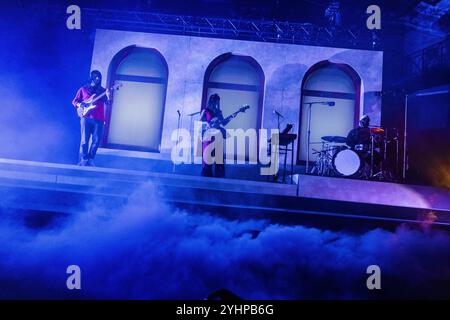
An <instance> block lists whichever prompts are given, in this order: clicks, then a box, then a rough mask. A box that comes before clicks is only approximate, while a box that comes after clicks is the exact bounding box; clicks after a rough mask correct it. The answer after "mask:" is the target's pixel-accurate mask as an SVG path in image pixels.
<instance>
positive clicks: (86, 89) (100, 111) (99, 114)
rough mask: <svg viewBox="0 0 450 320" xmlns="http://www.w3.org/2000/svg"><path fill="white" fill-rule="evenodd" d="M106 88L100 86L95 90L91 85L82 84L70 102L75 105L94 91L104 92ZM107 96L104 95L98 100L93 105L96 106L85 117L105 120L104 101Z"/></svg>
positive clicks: (98, 93)
mask: <svg viewBox="0 0 450 320" xmlns="http://www.w3.org/2000/svg"><path fill="white" fill-rule="evenodd" d="M105 91H106V89H105V88H102V87H100V88H99V89H98V90H97V92H96V90H95V89H94V88H93V87H91V86H83V87H81V88H80V89H79V90H78V91H77V94H76V96H75V98H74V99H73V101H72V104H73V106H74V107H77V104H78V103H80V102H83V101H85V100H87V99H88V98H89V97H90V96H92V95H93V94H94V93H97V95H100V94H102V93H103V92H105ZM106 100H107V98H106V96H104V97H103V98H102V99H100V100H98V101H97V102H96V103H95V105H96V106H97V107H96V108H95V109H93V110H91V111H90V112H89V113H88V114H87V115H86V118H91V119H95V120H99V121H106V117H105V102H106Z"/></svg>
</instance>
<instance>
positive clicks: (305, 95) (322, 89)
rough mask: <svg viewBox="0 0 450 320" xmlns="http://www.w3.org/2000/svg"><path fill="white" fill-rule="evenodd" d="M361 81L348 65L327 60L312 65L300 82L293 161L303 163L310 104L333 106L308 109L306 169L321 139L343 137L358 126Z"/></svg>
mask: <svg viewBox="0 0 450 320" xmlns="http://www.w3.org/2000/svg"><path fill="white" fill-rule="evenodd" d="M361 87H362V83H361V78H360V77H359V75H358V73H357V72H356V71H355V70H354V69H353V68H352V67H350V66H349V65H347V64H341V63H333V62H330V61H328V60H325V61H321V62H319V63H317V64H315V65H313V66H312V67H311V68H310V69H309V70H308V71H307V72H306V74H305V76H304V78H303V81H302V95H301V105H300V120H299V123H300V127H299V137H300V139H299V141H298V155H297V159H298V161H301V162H306V157H307V156H306V155H307V145H308V132H307V131H308V112H309V108H310V107H309V106H310V104H309V103H311V102H334V106H328V105H326V104H313V105H312V107H311V126H310V130H311V139H310V142H311V145H310V148H309V160H310V165H311V162H312V161H315V160H316V155H315V154H314V153H313V152H314V150H313V149H316V150H317V149H320V148H321V145H320V144H321V141H322V139H321V138H322V137H323V136H342V137H346V136H347V134H348V132H349V131H350V130H351V129H352V128H354V127H355V126H356V125H357V124H358V119H359V116H360V113H361Z"/></svg>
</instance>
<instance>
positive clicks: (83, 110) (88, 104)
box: [77, 83, 123, 118]
mask: <svg viewBox="0 0 450 320" xmlns="http://www.w3.org/2000/svg"><path fill="white" fill-rule="evenodd" d="M122 85H123V84H122V83H117V84H115V85H114V86H112V87H111V88H109V89H108V90H109V91H113V90H119V88H120V87H122ZM108 90H105V92H103V93H101V94H99V95H97V94H96V93H94V94H93V95H92V96H90V97H89V98H87V99H84V100H83V102H81V103H80V104H79V106H78V108H77V113H78V116H79V117H80V118H83V117H86V116H87V115H88V113H89V112H91V111H92V110H94V109H95V108H97V104H96V102H97V101H98V100H100V99H101V98H103V97H104V96H105V95H106V92H107V91H108Z"/></svg>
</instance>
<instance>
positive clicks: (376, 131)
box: [370, 128, 384, 134]
mask: <svg viewBox="0 0 450 320" xmlns="http://www.w3.org/2000/svg"><path fill="white" fill-rule="evenodd" d="M370 132H371V133H373V134H381V133H384V129H383V128H370Z"/></svg>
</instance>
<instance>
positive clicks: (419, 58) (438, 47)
mask: <svg viewBox="0 0 450 320" xmlns="http://www.w3.org/2000/svg"><path fill="white" fill-rule="evenodd" d="M403 68H404V69H403V70H404V74H405V76H408V77H418V76H422V75H424V74H426V73H428V72H430V71H434V70H438V69H441V70H443V69H448V68H450V37H447V39H445V40H443V41H441V42H438V43H436V44H433V45H431V46H429V47H427V48H425V49H422V50H419V51H416V52H414V53H412V54H410V55H407V56H406V59H405V60H404V65H403Z"/></svg>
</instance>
